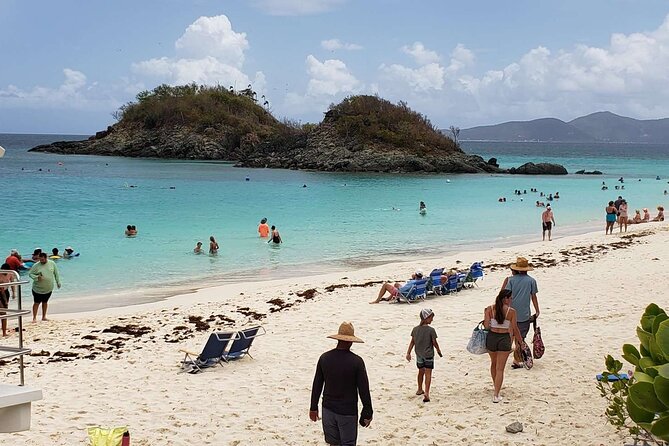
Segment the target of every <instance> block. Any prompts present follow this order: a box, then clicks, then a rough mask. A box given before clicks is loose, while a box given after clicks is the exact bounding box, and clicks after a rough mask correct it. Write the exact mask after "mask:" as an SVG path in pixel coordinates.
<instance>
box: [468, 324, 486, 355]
mask: <svg viewBox="0 0 669 446" xmlns="http://www.w3.org/2000/svg"><path fill="white" fill-rule="evenodd" d="M487 337H488V330H486V329H485V327H483V321H481V322H479V323H478V324H477V325H476V327H474V331H473V332H472V337H471V338H469V342H468V343H467V351H468V352H469V353H473V354H475V355H482V354H484V353H488V349H487V348H486V346H485V341H486V338H487Z"/></svg>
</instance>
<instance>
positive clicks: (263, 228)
mask: <svg viewBox="0 0 669 446" xmlns="http://www.w3.org/2000/svg"><path fill="white" fill-rule="evenodd" d="M258 234H260V237H262V238H267V237H269V226H268V225H267V219H266V218H263V219H262V220H260V224H259V225H258Z"/></svg>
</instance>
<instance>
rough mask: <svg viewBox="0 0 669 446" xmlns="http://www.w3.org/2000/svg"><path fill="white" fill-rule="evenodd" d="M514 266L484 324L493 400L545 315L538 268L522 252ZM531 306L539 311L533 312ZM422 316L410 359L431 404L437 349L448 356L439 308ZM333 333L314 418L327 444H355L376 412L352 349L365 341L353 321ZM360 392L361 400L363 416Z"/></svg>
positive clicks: (319, 373)
mask: <svg viewBox="0 0 669 446" xmlns="http://www.w3.org/2000/svg"><path fill="white" fill-rule="evenodd" d="M510 268H511V272H512V275H511V276H510V277H507V278H506V279H505V280H504V282H503V284H502V287H501V290H500V291H499V293H498V294H497V296H496V297H495V300H494V302H493V303H492V305H489V306H487V307H485V309H484V310H483V325H484V327H485V329H486V330H487V331H488V332H487V335H486V349H487V352H488V355H489V357H490V376H491V380H492V388H493V392H492V402H493V403H500V402H502V401H503V397H502V396H501V395H500V392H501V388H502V384H503V383H504V372H505V369H506V364H507V362H508V358H509V356H510V355H511V353H512V351H514V347H513V345H514V343H515V345H516V348H515V350H516V351H520V350H526V349H527V344H526V342H525V338H526V336H527V333H528V332H529V328H530V325H532V324H533V323H536V320H537V318H538V317H539V314H540V309H539V301H538V298H537V293H538V287H537V281H536V280H535V279H534V278H533V277H531V276H530V275H528V271H532V270H533V268H532V266H531V265H530V264H529V262H528V260H527V259H526V258H524V257H518V258H517V259H516V262H515V263H513V264H511V265H510ZM417 273H418V271H417ZM421 275H422V274H421ZM415 276H416V274H414V277H415ZM385 285H387V286H385ZM391 288H394V285H392V284H390V283H387V284H384V287H382V290H384V292H385V291H387V290H390V289H391ZM532 307H533V308H534V314H532ZM419 317H420V323H419V324H418V325H417V326H416V327H414V328H413V329H412V330H411V335H410V340H409V345H408V348H407V351H406V354H405V358H406V360H407V361H411V360H412V351H413V353H414V354H415V360H416V367H417V369H418V374H417V379H416V381H417V389H416V392H415V394H416V395H417V396H422V398H423V403H429V402H430V401H431V399H430V389H431V386H432V370H433V369H434V365H435V351H436V353H437V354H438V355H439V356H440V357H442V356H443V355H442V352H441V348H440V346H439V343H438V342H437V332H436V330H435V329H434V328H433V327H431V324H432V322H433V321H434V317H435V313H434V311H432V309H429V308H423V309H421V310H420V313H419ZM328 338H331V339H335V340H337V346H336V347H335V348H334V349H333V350H330V351H327V352H325V353H323V354H322V355H321V356H320V358H319V360H318V363H317V365H316V372H315V375H314V381H313V385H312V391H311V403H310V407H309V418H310V419H311V421H314V422H316V421H318V420H319V419H321V420H322V425H323V433H324V436H325V441H326V443H328V444H330V445H355V444H356V442H357V436H358V424H359V425H360V426H363V427H369V426H370V425H371V423H372V419H373V414H374V411H373V407H372V399H371V395H370V391H369V378H368V376H367V371H366V368H365V363H364V360H363V359H362V358H361V357H360V356H358V355H356V354H354V353H353V352H351V346H352V345H353V343H362V342H364V341H363V340H362V339H360V338H358V337H357V336H355V330H354V327H353V324H352V323H351V322H344V323H342V324H341V325H340V326H339V330H338V332H337V334H334V335H330V336H328ZM511 367H512V368H514V369H520V368H523V367H524V365H523V364H521V359H520V358H516V357H515V355H514V361H513V363H512V365H511ZM321 394H322V395H323V399H322V411H321V412H320V414H321V415H322V417H319V410H318V405H319V400H320V398H321ZM358 395H359V396H360V400H361V402H362V411H361V413H360V417H359V418H358Z"/></svg>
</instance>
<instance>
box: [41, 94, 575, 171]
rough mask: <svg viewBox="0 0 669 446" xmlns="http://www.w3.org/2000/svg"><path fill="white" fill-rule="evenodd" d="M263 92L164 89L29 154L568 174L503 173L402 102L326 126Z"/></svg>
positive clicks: (356, 102) (383, 103)
mask: <svg viewBox="0 0 669 446" xmlns="http://www.w3.org/2000/svg"><path fill="white" fill-rule="evenodd" d="M255 96H256V94H255V93H254V92H253V91H252V90H251V89H250V88H247V89H246V90H242V91H240V92H235V91H232V90H227V89H225V88H222V87H208V86H198V85H195V84H191V85H185V86H176V87H172V86H168V85H161V86H158V87H156V88H155V89H153V90H152V91H144V92H141V93H140V94H138V95H137V100H136V102H131V103H128V104H126V105H124V106H122V107H121V108H120V109H119V110H118V111H117V112H116V114H115V117H116V118H117V120H118V122H117V123H116V124H114V125H112V126H109V127H108V128H107V129H106V130H104V131H101V132H98V133H96V134H95V135H94V136H91V137H90V138H89V139H88V140H84V141H61V142H55V143H52V144H47V145H41V146H37V147H35V148H33V149H31V150H34V151H40V152H52V153H62V154H77V155H110V156H127V157H147V158H173V159H199V160H227V161H233V162H235V163H236V166H240V167H270V168H286V169H310V170H321V171H345V172H398V173H399V172H435V173H441V172H443V173H446V172H448V173H512V174H514V173H518V174H554V175H564V174H566V173H567V171H566V169H564V167H562V166H559V165H555V164H544V163H539V164H533V163H527V164H525V165H523V166H520V167H519V168H513V169H508V170H505V169H500V168H499V166H498V165H497V163H496V160H494V159H491V160H489V161H488V162H486V161H485V160H484V159H483V158H481V157H480V156H477V155H469V154H466V153H465V152H464V151H463V150H462V149H461V148H460V146H459V145H458V144H457V142H456V141H454V140H453V139H451V138H449V137H448V136H446V135H444V134H443V133H442V132H440V131H439V130H438V129H437V128H436V127H435V126H433V125H432V124H431V123H430V121H429V120H428V119H427V118H426V117H425V116H424V115H422V114H420V113H418V112H415V111H413V110H411V109H410V108H409V107H408V106H407V105H406V103H404V102H400V103H398V104H393V103H391V102H390V101H387V100H385V99H382V98H380V97H378V96H363V95H361V96H351V97H348V98H346V99H344V100H343V101H342V102H340V103H339V104H333V105H331V106H330V108H329V110H328V111H327V112H326V113H325V116H324V118H323V120H322V122H320V123H319V124H305V125H298V124H296V123H293V122H290V121H283V122H281V121H279V120H277V119H276V118H275V117H274V116H272V114H271V113H270V112H269V111H268V110H267V109H266V108H264V107H263V106H261V105H258V103H257V99H256V97H255ZM265 104H267V103H266V102H265Z"/></svg>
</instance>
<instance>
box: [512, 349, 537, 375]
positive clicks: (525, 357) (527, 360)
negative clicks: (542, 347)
mask: <svg viewBox="0 0 669 446" xmlns="http://www.w3.org/2000/svg"><path fill="white" fill-rule="evenodd" d="M513 357H514V359H516V362H519V363H521V364H523V367H525V368H526V369H527V370H529V369H531V368H532V366H534V360H533V359H532V351H531V350H530V347H528V345H527V343H526V344H525V346H524V347H521V346H520V344H518V346H517V347H516V352H514V354H513Z"/></svg>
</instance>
